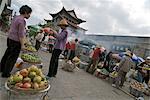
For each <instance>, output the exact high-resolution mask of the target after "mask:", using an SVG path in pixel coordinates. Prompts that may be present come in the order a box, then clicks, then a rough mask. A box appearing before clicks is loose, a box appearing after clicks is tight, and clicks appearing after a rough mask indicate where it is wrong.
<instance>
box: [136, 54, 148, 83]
mask: <svg viewBox="0 0 150 100" xmlns="http://www.w3.org/2000/svg"><path fill="white" fill-rule="evenodd" d="M144 67H145V68H150V56H149V57H146V59H145V61H144V62H142V63H140V64H139V65H138V73H137V77H136V78H137V81H138V82H141V83H143V82H144V81H145V83H146V84H147V85H148V81H149V79H150V70H145V69H144Z"/></svg>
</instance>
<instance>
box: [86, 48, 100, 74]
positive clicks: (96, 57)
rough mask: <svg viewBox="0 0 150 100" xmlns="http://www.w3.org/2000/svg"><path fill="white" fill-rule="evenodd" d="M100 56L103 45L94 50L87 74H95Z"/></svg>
mask: <svg viewBox="0 0 150 100" xmlns="http://www.w3.org/2000/svg"><path fill="white" fill-rule="evenodd" d="M100 56H101V45H97V46H96V48H95V49H94V52H93V55H92V59H91V62H90V63H89V65H88V67H87V69H86V72H90V73H92V74H93V73H94V71H95V67H97V64H98V61H99V58H100ZM90 69H91V71H90Z"/></svg>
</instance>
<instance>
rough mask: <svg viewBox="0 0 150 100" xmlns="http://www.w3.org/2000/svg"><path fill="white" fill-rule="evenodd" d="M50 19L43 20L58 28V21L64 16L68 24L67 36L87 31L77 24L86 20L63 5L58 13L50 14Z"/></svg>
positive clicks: (78, 34)
mask: <svg viewBox="0 0 150 100" xmlns="http://www.w3.org/2000/svg"><path fill="white" fill-rule="evenodd" d="M50 15H51V16H52V20H45V21H46V22H47V23H51V25H52V26H54V27H55V28H56V29H59V27H58V26H57V25H58V23H59V22H60V20H61V19H62V18H65V19H66V20H67V22H68V24H69V27H68V28H67V30H68V31H69V33H70V34H69V36H72V35H73V36H76V37H79V36H80V35H82V34H85V32H86V31H87V30H86V29H84V28H81V27H79V24H81V23H83V22H86V21H84V20H82V19H80V18H78V17H77V15H76V13H75V11H74V10H69V11H67V10H66V9H65V8H64V7H63V8H62V9H61V11H59V12H58V13H55V14H51V13H50Z"/></svg>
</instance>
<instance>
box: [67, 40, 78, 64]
mask: <svg viewBox="0 0 150 100" xmlns="http://www.w3.org/2000/svg"><path fill="white" fill-rule="evenodd" d="M77 42H78V39H75V40H74V41H71V44H70V55H69V60H71V61H72V59H73V58H74V57H75V53H76V45H77Z"/></svg>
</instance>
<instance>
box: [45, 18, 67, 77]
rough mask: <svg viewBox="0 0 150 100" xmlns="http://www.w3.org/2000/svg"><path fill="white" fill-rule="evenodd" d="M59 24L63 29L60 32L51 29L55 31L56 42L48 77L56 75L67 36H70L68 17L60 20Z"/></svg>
mask: <svg viewBox="0 0 150 100" xmlns="http://www.w3.org/2000/svg"><path fill="white" fill-rule="evenodd" d="M58 26H59V27H60V28H61V29H62V30H61V32H60V33H57V32H56V31H55V30H53V29H51V31H53V33H54V37H55V38H56V42H55V45H54V50H53V52H52V57H51V60H50V65H49V71H48V74H47V77H48V78H50V77H56V74H57V69H58V60H59V55H60V54H61V52H62V51H63V50H64V47H65V44H66V41H67V36H68V31H67V29H66V28H67V26H68V23H67V21H66V19H64V18H63V19H62V20H61V21H60V22H59V24H58Z"/></svg>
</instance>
